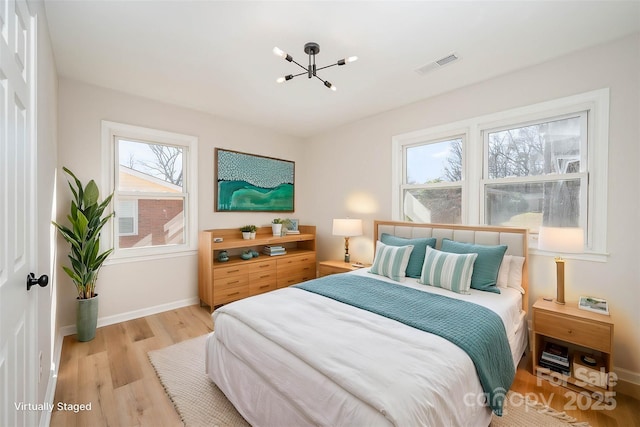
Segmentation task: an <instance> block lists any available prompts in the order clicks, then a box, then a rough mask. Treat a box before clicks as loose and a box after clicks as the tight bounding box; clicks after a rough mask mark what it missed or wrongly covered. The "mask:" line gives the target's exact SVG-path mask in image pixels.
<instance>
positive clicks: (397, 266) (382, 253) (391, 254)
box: [369, 240, 413, 282]
mask: <svg viewBox="0 0 640 427" xmlns="http://www.w3.org/2000/svg"><path fill="white" fill-rule="evenodd" d="M411 251H413V245H407V246H390V245H385V244H384V243H382V242H381V241H379V240H378V242H377V243H376V255H375V257H374V259H373V265H372V266H371V269H370V270H369V271H370V272H371V273H373V274H378V275H380V276H385V277H388V278H390V279H393V280H395V281H396V282H401V281H403V280H404V278H405V275H406V270H407V264H409V256H411Z"/></svg>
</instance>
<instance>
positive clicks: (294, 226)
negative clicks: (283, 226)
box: [287, 218, 300, 231]
mask: <svg viewBox="0 0 640 427" xmlns="http://www.w3.org/2000/svg"><path fill="white" fill-rule="evenodd" d="M299 224H300V220H299V219H293V218H291V219H289V227H287V229H288V230H289V231H298V225H299Z"/></svg>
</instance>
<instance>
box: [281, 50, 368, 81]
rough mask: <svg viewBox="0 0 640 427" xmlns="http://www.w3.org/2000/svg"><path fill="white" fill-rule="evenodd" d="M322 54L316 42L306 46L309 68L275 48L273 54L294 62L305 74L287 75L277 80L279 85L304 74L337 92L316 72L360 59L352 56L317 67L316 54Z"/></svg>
mask: <svg viewBox="0 0 640 427" xmlns="http://www.w3.org/2000/svg"><path fill="white" fill-rule="evenodd" d="M318 52H320V45H319V44H318V43H314V42H309V43H307V44H305V45H304V53H306V54H307V55H309V66H308V67H305V66H303V65H300V64H299V63H297V62H296V61H295V60H294V59H293V58H292V57H291V55H289V54H287V53H286V52H284V51H282V49H280V48H278V47H274V48H273V53H274V54H275V55H277V56H279V57H281V58H283V59H286V60H287V61H289V62H293V63H294V64H296V65H297V66H298V67H300V68H302V69H303V70H304V72H302V73H299V74H289V75H286V76H284V77H280V78H279V79H277V80H276V81H277V82H278V83H282V82H286V81H288V80H291V79H292V78H294V77H298V76H301V75H303V74H306V75H307V76H308V77H309V78H312V77H315V78H317V79H318V80H320V81H321V82H322V83H324V85H325V86H326V87H328V88H329V89H331V90H333V91H335V90H336V87H335V86H334V85H333V84H331V83H330V82H329V81H328V80H323V79H321V78H320V77H319V76H318V75H316V71H320V70H324V69H325V68H329V67H333V66H335V65H344V64H347V63H349V62H353V61H355V60H357V59H358V57H357V56H350V57H348V58H344V59H341V60H339V61H338V62H336V63H335V64H331V65H326V66H324V67H319V68H317V67H316V54H317V53H318Z"/></svg>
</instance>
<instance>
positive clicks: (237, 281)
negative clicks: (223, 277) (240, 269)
mask: <svg viewBox="0 0 640 427" xmlns="http://www.w3.org/2000/svg"><path fill="white" fill-rule="evenodd" d="M236 283H240V280H234V281H233V282H227V285H235V284H236Z"/></svg>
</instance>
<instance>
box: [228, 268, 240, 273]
mask: <svg viewBox="0 0 640 427" xmlns="http://www.w3.org/2000/svg"><path fill="white" fill-rule="evenodd" d="M238 271H240V270H238V269H235V270H227V273H237V272H238Z"/></svg>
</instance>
